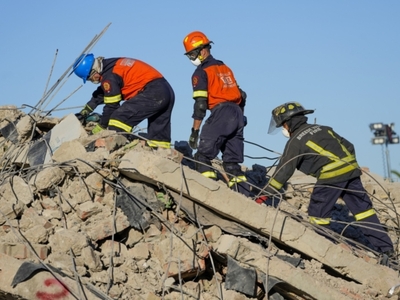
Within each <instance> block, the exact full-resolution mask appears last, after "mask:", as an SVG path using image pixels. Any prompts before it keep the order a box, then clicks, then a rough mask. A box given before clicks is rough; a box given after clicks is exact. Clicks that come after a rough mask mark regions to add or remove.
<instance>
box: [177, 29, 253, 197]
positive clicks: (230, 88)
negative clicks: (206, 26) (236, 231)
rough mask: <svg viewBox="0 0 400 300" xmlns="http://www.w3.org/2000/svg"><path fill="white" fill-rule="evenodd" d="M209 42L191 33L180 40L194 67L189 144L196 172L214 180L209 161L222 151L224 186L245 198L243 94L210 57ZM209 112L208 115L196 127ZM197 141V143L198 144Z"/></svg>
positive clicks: (228, 73) (231, 76) (230, 75)
mask: <svg viewBox="0 0 400 300" xmlns="http://www.w3.org/2000/svg"><path fill="white" fill-rule="evenodd" d="M211 43H212V41H210V40H209V39H208V38H207V36H206V35H205V34H204V33H202V32H200V31H194V32H191V33H189V34H188V35H187V36H186V37H185V38H184V40H183V46H184V48H185V51H186V52H185V55H186V56H187V57H188V58H189V60H190V61H191V62H192V63H193V64H194V65H195V66H196V70H195V71H194V73H193V75H192V88H193V99H194V100H195V101H194V107H193V115H192V118H193V119H194V120H193V126H192V132H191V135H190V138H189V145H190V147H191V148H192V149H197V152H196V153H195V155H194V158H195V159H196V160H197V161H198V162H200V163H198V164H196V170H197V171H198V172H200V173H202V174H203V175H204V176H206V177H208V178H211V179H214V180H217V173H216V172H215V170H214V169H213V168H212V164H211V160H212V159H214V158H216V157H217V155H218V153H219V152H220V151H221V152H222V161H223V168H224V170H225V172H227V173H228V176H229V183H228V185H229V186H230V187H231V188H232V189H234V190H237V191H238V192H240V193H242V194H244V195H245V196H249V185H248V184H247V178H246V176H245V174H244V173H243V171H242V169H241V167H240V165H239V164H240V163H243V160H244V142H243V141H244V137H243V129H244V127H245V125H246V124H245V121H246V120H245V117H244V115H243V111H244V106H245V104H246V93H245V92H243V91H242V90H241V89H240V88H239V86H238V85H237V83H236V79H235V76H234V74H233V72H232V70H231V69H230V68H229V67H228V66H227V65H225V64H224V63H223V62H222V61H220V60H216V59H215V58H214V57H213V56H212V55H211V52H210V50H211ZM207 109H209V110H210V111H211V114H210V116H209V118H208V119H207V120H206V121H205V123H204V125H203V127H202V130H201V133H200V127H201V124H202V122H203V119H204V118H205V116H206V111H207ZM199 139H200V142H198V141H199Z"/></svg>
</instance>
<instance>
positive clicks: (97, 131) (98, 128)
mask: <svg viewBox="0 0 400 300" xmlns="http://www.w3.org/2000/svg"><path fill="white" fill-rule="evenodd" d="M104 129H105V128H103V127H101V126H100V124H97V125H96V126H94V128H93V129H92V134H96V133H99V132H100V131H103V130H104Z"/></svg>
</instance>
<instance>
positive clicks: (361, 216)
mask: <svg viewBox="0 0 400 300" xmlns="http://www.w3.org/2000/svg"><path fill="white" fill-rule="evenodd" d="M373 215H375V210H374V209H373V208H371V209H368V210H366V211H364V212H361V213H358V214H356V215H355V216H354V218H355V219H356V221H360V220H363V219H366V218H368V217H370V216H373Z"/></svg>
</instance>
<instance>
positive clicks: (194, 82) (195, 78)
mask: <svg viewBox="0 0 400 300" xmlns="http://www.w3.org/2000/svg"><path fill="white" fill-rule="evenodd" d="M198 83H199V77H197V76H193V77H192V85H193V87H196V86H197V84H198Z"/></svg>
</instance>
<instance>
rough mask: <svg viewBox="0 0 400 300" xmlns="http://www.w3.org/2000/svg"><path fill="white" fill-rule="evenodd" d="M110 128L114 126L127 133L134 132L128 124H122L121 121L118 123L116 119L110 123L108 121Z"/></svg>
mask: <svg viewBox="0 0 400 300" xmlns="http://www.w3.org/2000/svg"><path fill="white" fill-rule="evenodd" d="M108 126H114V127H117V128H121V129H122V130H124V131H126V132H131V131H132V126H129V125H128V124H125V123H122V122H121V121H118V120H115V119H110V121H108Z"/></svg>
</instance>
